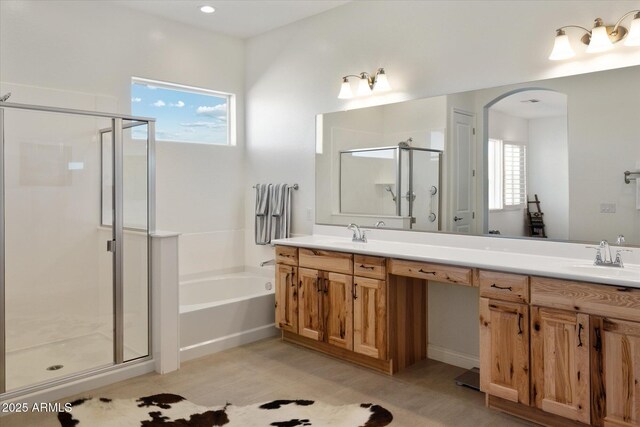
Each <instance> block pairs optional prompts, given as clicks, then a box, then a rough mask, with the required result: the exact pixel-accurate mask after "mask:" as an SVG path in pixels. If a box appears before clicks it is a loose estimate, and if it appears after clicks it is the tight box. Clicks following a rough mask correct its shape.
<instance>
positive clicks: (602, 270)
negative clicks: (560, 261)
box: [569, 264, 640, 282]
mask: <svg viewBox="0 0 640 427" xmlns="http://www.w3.org/2000/svg"><path fill="white" fill-rule="evenodd" d="M569 269H571V270H573V271H575V272H581V273H584V274H590V275H594V276H609V277H612V276H613V277H618V278H621V279H630V280H634V279H635V280H637V281H639V282H640V266H637V265H625V266H624V267H623V268H620V267H606V266H601V265H593V264H575V265H571V266H569Z"/></svg>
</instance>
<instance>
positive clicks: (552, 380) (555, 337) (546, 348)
mask: <svg viewBox="0 0 640 427" xmlns="http://www.w3.org/2000/svg"><path fill="white" fill-rule="evenodd" d="M531 310H532V312H531V318H532V319H531V364H532V375H531V381H532V387H531V390H532V399H533V401H534V403H535V406H536V407H537V408H540V409H542V410H543V411H545V412H549V413H552V414H556V415H560V416H562V417H564V418H569V419H572V420H576V421H580V422H583V423H586V424H589V422H590V419H591V413H590V401H591V396H590V394H589V390H590V380H589V378H590V375H589V374H590V372H589V348H590V347H589V315H587V314H583V313H575V312H570V311H563V310H554V309H549V308H542V307H532V308H531Z"/></svg>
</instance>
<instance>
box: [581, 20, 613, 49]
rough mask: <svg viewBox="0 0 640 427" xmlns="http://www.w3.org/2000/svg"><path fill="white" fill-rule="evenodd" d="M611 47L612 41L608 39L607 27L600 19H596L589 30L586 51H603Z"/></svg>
mask: <svg viewBox="0 0 640 427" xmlns="http://www.w3.org/2000/svg"><path fill="white" fill-rule="evenodd" d="M609 49H613V43H611V40H609V33H608V32H607V27H606V26H604V25H602V23H601V22H600V21H596V26H595V27H593V29H592V30H591V40H590V41H589V46H588V47H587V53H598V52H604V51H607V50H609Z"/></svg>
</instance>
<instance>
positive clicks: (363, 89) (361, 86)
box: [356, 73, 371, 96]
mask: <svg viewBox="0 0 640 427" xmlns="http://www.w3.org/2000/svg"><path fill="white" fill-rule="evenodd" d="M356 94H357V95H358V96H367V95H371V86H369V78H368V77H367V76H366V75H365V74H364V73H363V74H361V75H360V80H359V82H358V91H357V92H356Z"/></svg>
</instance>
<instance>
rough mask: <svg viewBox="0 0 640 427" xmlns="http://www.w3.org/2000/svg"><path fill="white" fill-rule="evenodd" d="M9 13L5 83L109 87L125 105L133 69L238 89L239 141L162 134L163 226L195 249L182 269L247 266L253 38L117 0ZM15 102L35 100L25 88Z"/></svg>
mask: <svg viewBox="0 0 640 427" xmlns="http://www.w3.org/2000/svg"><path fill="white" fill-rule="evenodd" d="M0 19H1V21H0V22H1V25H0V27H1V28H0V48H1V52H2V55H1V61H0V80H2V81H5V82H12V83H23V84H28V85H32V86H38V87H44V88H55V89H58V90H61V91H72V92H84V93H87V94H101V95H106V96H109V97H112V98H115V100H116V102H115V103H114V106H113V107H111V108H110V109H115V110H116V111H117V112H121V113H129V112H130V89H129V87H130V83H131V77H132V76H136V77H143V78H149V79H154V80H161V81H167V82H174V83H180V84H184V85H190V86H196V87H202V88H208V89H214V90H219V91H223V92H230V93H235V94H236V95H237V140H238V145H237V146H236V147H221V146H208V145H199V144H177V143H168V142H158V144H157V168H156V170H157V186H156V187H157V194H156V196H157V197H156V204H157V228H158V229H164V230H172V231H177V232H182V233H185V234H184V235H183V237H182V238H181V242H180V244H181V249H183V253H190V254H193V257H188V258H186V257H184V256H183V257H181V263H182V264H181V274H196V273H202V272H205V271H208V270H216V269H228V268H233V267H238V266H242V265H243V264H244V259H243V253H244V245H243V244H242V243H240V244H235V243H236V242H243V238H244V231H243V229H244V226H245V224H244V195H245V194H246V191H247V188H246V187H247V186H248V184H247V181H246V180H245V175H244V42H243V41H242V40H240V39H236V38H233V37H228V36H224V35H219V34H216V33H213V32H208V31H204V30H201V29H196V28H192V27H189V26H186V25H183V24H179V23H175V22H173V21H168V20H165V19H162V18H157V17H154V16H150V15H147V14H144V13H142V12H139V11H136V10H132V9H129V8H125V7H123V6H119V5H117V4H116V3H114V2H97V1H95V2H78V1H47V2H43V1H19V2H15V1H2V2H0ZM11 101H13V102H25V103H29V102H30V101H31V99H29V98H28V97H27V96H25V94H24V93H23V92H21V91H19V90H18V91H14V93H13V96H12V98H11ZM40 101H42V100H40ZM39 103H44V104H46V105H54V106H60V98H59V97H52V98H51V99H49V100H44V102H39ZM64 106H66V107H71V108H73V107H83V106H80V105H73V104H70V105H69V104H68V105H64ZM249 187H250V186H249ZM221 207H223V208H222V209H221ZM223 253H224V254H225V257H220V254H223Z"/></svg>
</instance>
